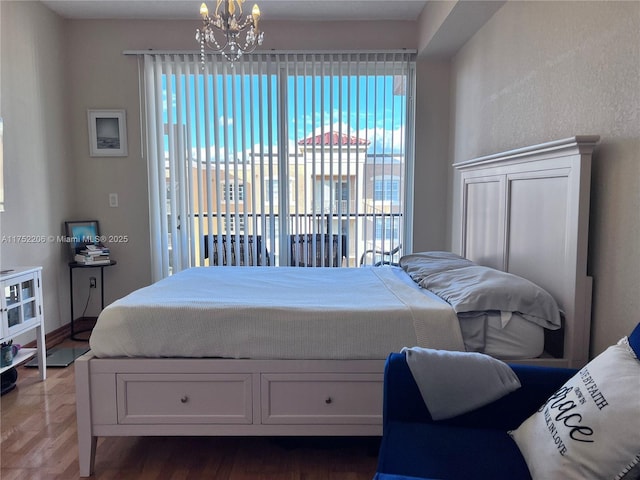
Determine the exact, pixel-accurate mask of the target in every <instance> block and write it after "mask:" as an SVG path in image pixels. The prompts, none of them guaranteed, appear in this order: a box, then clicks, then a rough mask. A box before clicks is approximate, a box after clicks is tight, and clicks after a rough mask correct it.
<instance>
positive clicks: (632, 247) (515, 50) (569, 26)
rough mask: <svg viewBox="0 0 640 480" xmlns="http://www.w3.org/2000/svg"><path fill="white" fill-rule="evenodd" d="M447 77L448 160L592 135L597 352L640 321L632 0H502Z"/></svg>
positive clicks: (639, 6)
mask: <svg viewBox="0 0 640 480" xmlns="http://www.w3.org/2000/svg"><path fill="white" fill-rule="evenodd" d="M452 79H453V92H454V93H453V96H452V122H453V131H452V136H453V142H452V150H453V160H454V161H462V160H468V159H471V158H474V157H478V156H482V155H486V154H490V153H495V152H500V151H504V150H509V149H512V148H517V147H521V146H526V145H533V144H537V143H542V142H545V141H550V140H555V139H560V138H565V137H570V136H573V135H576V134H597V135H600V136H601V139H602V140H601V144H600V146H599V147H598V148H597V150H596V152H595V156H594V164H593V174H592V198H591V219H590V222H591V223H590V238H589V243H590V245H589V266H588V273H589V274H590V275H592V276H593V277H594V299H593V329H592V353H594V354H595V353H599V352H601V351H602V350H603V349H605V348H606V347H607V346H608V345H610V344H611V343H614V342H615V341H617V340H618V339H619V338H620V337H622V336H623V335H626V334H627V333H629V332H630V331H631V329H632V328H633V327H634V326H635V325H636V324H637V323H638V321H640V317H639V316H638V311H639V309H640V295H638V293H639V292H640V242H639V241H638V238H640V235H639V234H640V213H639V212H640V3H638V2H572V1H569V2H519V1H518V2H508V3H507V4H506V5H505V6H503V7H502V8H501V9H500V10H499V11H498V12H497V13H496V14H495V15H494V16H493V17H492V18H491V19H490V20H489V21H488V22H487V23H486V25H485V26H484V27H483V28H482V29H481V30H480V31H479V32H478V33H477V34H476V35H475V36H474V37H473V38H472V39H471V40H470V41H469V42H468V43H467V44H466V45H465V46H464V48H462V49H461V51H460V52H459V53H458V54H457V55H456V57H455V58H454V62H453V72H452ZM454 185H455V183H454ZM457 199H458V192H457V191H454V195H453V197H452V200H453V202H454V206H453V210H454V211H457V206H456V200H457ZM453 238H454V239H455V238H457V237H456V232H455V223H454V233H453Z"/></svg>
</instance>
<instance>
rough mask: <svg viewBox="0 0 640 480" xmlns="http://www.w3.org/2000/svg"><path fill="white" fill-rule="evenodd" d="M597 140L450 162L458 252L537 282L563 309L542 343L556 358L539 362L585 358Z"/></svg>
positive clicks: (569, 363)
mask: <svg viewBox="0 0 640 480" xmlns="http://www.w3.org/2000/svg"><path fill="white" fill-rule="evenodd" d="M599 138H600V137H598V136H578V137H571V138H567V139H564V140H557V141H554V142H548V143H543V144H540V145H535V146H531V147H526V148H520V149H517V150H511V151H508V152H504V153H499V154H495V155H489V156H486V157H480V158H476V159H473V160H469V161H465V162H460V163H456V164H455V165H454V167H455V168H456V169H458V170H459V171H460V182H461V188H460V191H461V193H462V202H461V209H462V211H461V215H460V218H461V222H462V223H461V229H460V232H461V238H460V245H459V248H460V252H461V254H462V255H463V256H465V257H467V258H469V259H471V260H473V261H475V262H477V263H479V264H482V265H487V266H490V267H494V268H498V269H500V270H504V271H507V272H510V273H513V274H516V275H519V276H521V277H524V278H527V279H529V280H531V281H532V282H535V283H537V284H538V285H540V286H541V287H543V288H545V289H546V290H547V291H549V293H551V294H552V295H553V296H554V297H555V299H556V301H557V302H558V304H559V305H560V308H561V309H562V310H563V311H564V313H565V325H564V328H563V331H562V333H563V336H558V335H556V336H555V337H554V335H549V336H548V339H547V341H546V342H545V346H546V349H547V350H548V351H551V352H552V353H553V354H554V356H558V355H560V358H555V359H545V360H541V362H540V363H546V364H550V365H558V366H570V367H580V366H582V365H584V364H586V363H587V361H588V356H589V336H590V329H591V278H590V277H588V276H587V241H588V227H589V225H588V224H589V190H590V182H591V154H592V152H593V149H594V147H595V145H596V143H597V142H598V140H599ZM554 338H555V339H556V340H555V343H559V345H556V346H555V347H556V348H555V350H556V351H554ZM558 338H559V340H558ZM558 347H559V348H558ZM558 350H560V352H557V351H558Z"/></svg>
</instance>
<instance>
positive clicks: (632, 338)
mask: <svg viewBox="0 0 640 480" xmlns="http://www.w3.org/2000/svg"><path fill="white" fill-rule="evenodd" d="M629 345H630V346H631V348H632V349H633V351H634V353H635V354H636V357H637V358H640V323H638V325H636V328H634V329H633V332H631V335H629Z"/></svg>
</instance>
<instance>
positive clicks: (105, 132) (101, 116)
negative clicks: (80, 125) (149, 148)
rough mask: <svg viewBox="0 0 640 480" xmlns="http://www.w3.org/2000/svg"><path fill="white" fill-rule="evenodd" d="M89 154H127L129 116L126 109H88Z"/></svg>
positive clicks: (107, 155)
mask: <svg viewBox="0 0 640 480" xmlns="http://www.w3.org/2000/svg"><path fill="white" fill-rule="evenodd" d="M87 117H88V119H89V155H91V156H92V157H126V156H127V118H126V112H125V111H124V110H87Z"/></svg>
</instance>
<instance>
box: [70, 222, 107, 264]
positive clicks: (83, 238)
mask: <svg viewBox="0 0 640 480" xmlns="http://www.w3.org/2000/svg"><path fill="white" fill-rule="evenodd" d="M64 226H65V230H66V235H67V239H68V243H69V247H70V249H71V258H72V259H73V258H74V256H75V254H76V253H78V252H79V251H80V250H82V249H83V248H85V247H86V246H87V245H94V244H99V243H100V228H99V226H98V221H97V220H73V221H68V222H64Z"/></svg>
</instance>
